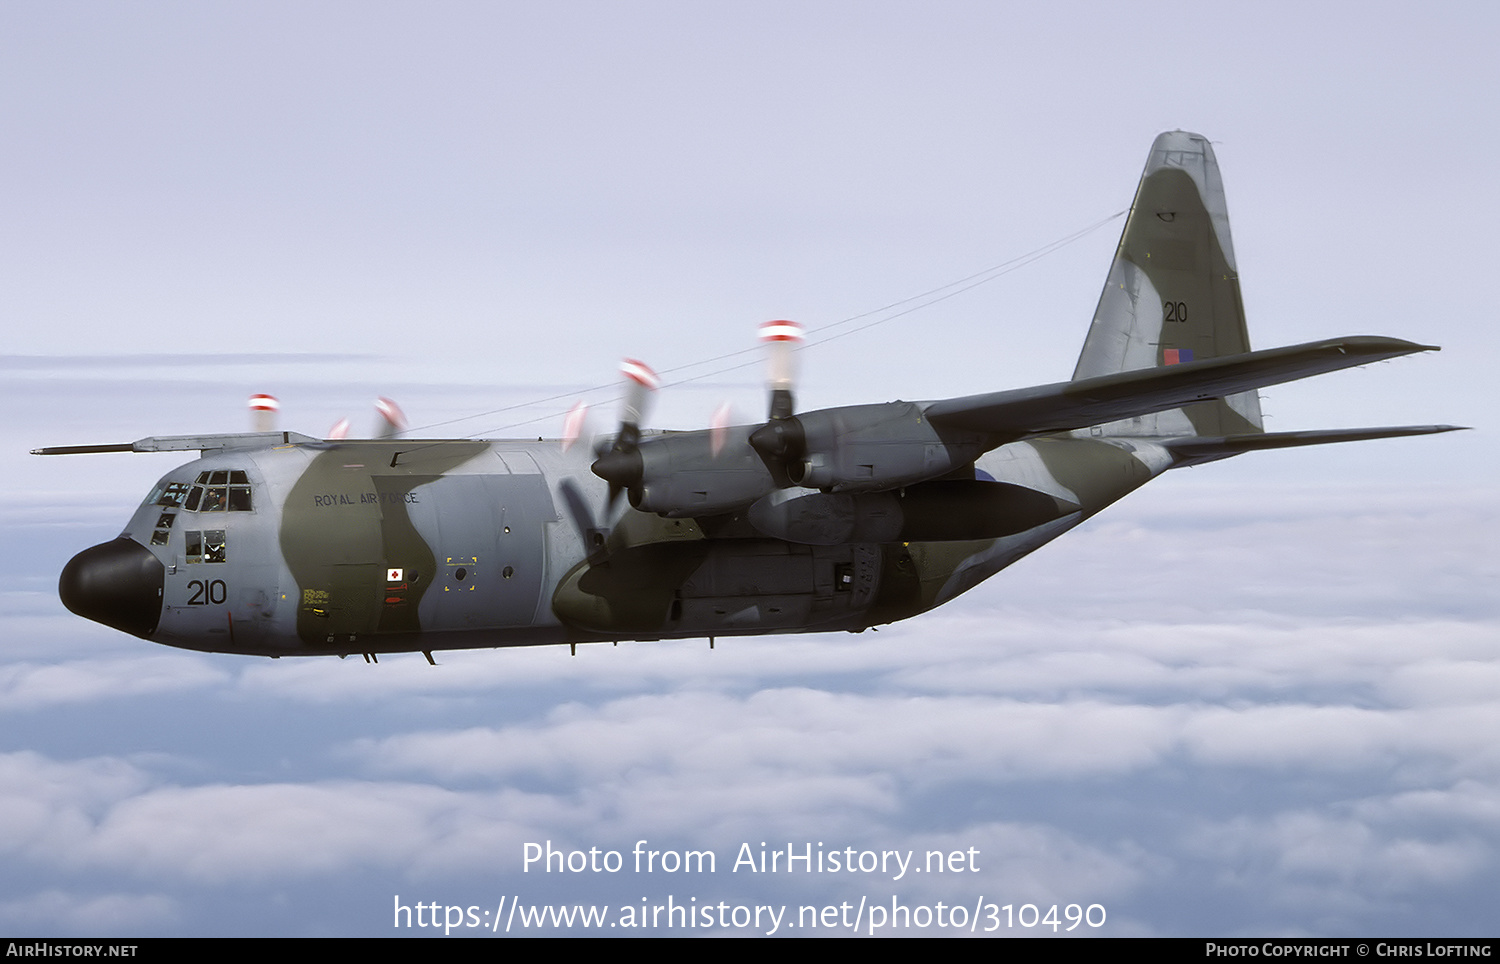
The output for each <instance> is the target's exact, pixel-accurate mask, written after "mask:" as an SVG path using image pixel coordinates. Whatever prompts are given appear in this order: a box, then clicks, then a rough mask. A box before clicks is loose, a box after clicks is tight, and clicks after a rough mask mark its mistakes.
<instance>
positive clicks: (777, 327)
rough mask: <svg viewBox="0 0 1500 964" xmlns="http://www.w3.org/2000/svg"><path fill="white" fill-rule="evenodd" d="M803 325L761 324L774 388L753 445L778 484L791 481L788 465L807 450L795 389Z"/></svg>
mask: <svg viewBox="0 0 1500 964" xmlns="http://www.w3.org/2000/svg"><path fill="white" fill-rule="evenodd" d="M802 337H803V336H802V326H801V325H799V324H797V323H796V322H795V321H785V320H782V321H768V322H765V323H764V324H762V325H761V326H760V340H761V341H763V342H765V345H766V354H767V361H768V362H769V365H770V371H769V375H770V377H769V380H768V383H767V387H768V388H769V389H770V391H771V404H770V411H769V412H768V413H767V421H766V424H764V425H762V426H761V427H760V428H758V429H756V430H755V431H753V432H751V433H750V446H751V447H752V448H754V449H755V451H757V452H759V453H760V457H761V459H762V460H764V461H765V463H766V467H767V468H769V469H770V470H771V475H772V477H773V478H774V479H775V480H776V484H777V485H779V486H782V487H785V486H789V485H791V484H792V480H791V477H790V476H789V475H788V474H787V465H788V464H789V463H791V462H794V461H796V460H798V459H800V458H801V457H802V456H803V455H804V454H805V452H806V448H807V437H806V435H805V434H804V432H803V430H802V423H801V422H799V421H797V419H796V416H795V414H794V413H795V412H796V406H795V404H794V398H793V395H792V389H793V386H794V384H795V382H796V350H797V348H798V346H799V345H800V344H801V343H802Z"/></svg>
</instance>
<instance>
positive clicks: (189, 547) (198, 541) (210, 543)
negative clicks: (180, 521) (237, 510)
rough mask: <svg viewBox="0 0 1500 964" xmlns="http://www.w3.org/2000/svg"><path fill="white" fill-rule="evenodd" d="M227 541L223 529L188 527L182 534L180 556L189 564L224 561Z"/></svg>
mask: <svg viewBox="0 0 1500 964" xmlns="http://www.w3.org/2000/svg"><path fill="white" fill-rule="evenodd" d="M228 546H229V542H228V539H227V538H226V532H225V530H223V529H188V530H186V531H185V532H183V534H182V556H183V559H184V560H185V561H186V562H187V563H188V564H189V565H194V564H196V563H200V562H205V563H212V562H225V561H227V560H228V558H229V552H228Z"/></svg>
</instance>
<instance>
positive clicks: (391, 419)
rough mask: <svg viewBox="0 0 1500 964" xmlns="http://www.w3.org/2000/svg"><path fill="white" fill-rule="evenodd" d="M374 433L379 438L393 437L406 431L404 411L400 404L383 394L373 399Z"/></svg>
mask: <svg viewBox="0 0 1500 964" xmlns="http://www.w3.org/2000/svg"><path fill="white" fill-rule="evenodd" d="M375 414H376V416H378V421H377V422H376V423H375V434H376V436H377V437H379V438H395V437H396V436H397V435H400V434H401V433H402V432H404V431H406V413H405V412H403V411H401V406H400V405H397V404H396V403H395V402H393V401H391V400H390V399H389V398H386V397H385V396H383V395H382V396H381V397H380V398H377V399H375Z"/></svg>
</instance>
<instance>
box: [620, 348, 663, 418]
mask: <svg viewBox="0 0 1500 964" xmlns="http://www.w3.org/2000/svg"><path fill="white" fill-rule="evenodd" d="M620 374H622V375H624V376H625V398H624V401H623V403H622V405H621V413H620V421H621V422H622V423H624V424H626V425H636V426H639V425H640V424H641V422H643V421H644V420H645V418H646V405H647V402H648V400H649V399H650V398H651V393H652V392H654V391H656V390H657V389H658V388H660V387H661V379H660V378H658V377H657V374H656V372H654V371H652V370H651V366H650V365H647V364H646V363H645V362H643V361H637V360H635V359H634V358H627V359H625V360H624V361H622V362H620Z"/></svg>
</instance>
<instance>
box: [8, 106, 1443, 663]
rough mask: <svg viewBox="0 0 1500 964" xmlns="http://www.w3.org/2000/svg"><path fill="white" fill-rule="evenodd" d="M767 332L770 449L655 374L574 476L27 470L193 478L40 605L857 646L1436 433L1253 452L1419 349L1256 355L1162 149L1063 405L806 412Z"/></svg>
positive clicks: (228, 635)
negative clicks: (1386, 442) (1182, 475)
mask: <svg viewBox="0 0 1500 964" xmlns="http://www.w3.org/2000/svg"><path fill="white" fill-rule="evenodd" d="M763 337H764V338H766V339H767V341H768V344H769V345H770V346H771V356H772V377H771V392H770V395H771V400H770V413H769V417H768V418H767V420H766V421H765V422H764V423H763V424H759V425H751V426H740V427H737V428H728V427H725V426H718V425H716V426H715V427H714V428H712V429H707V430H703V431H691V432H663V433H649V432H648V433H645V434H643V433H642V431H641V421H642V415H643V411H644V405H645V400H646V398H647V397H648V396H649V391H650V389H652V388H654V376H653V375H652V374H651V373H650V370H649V369H647V368H646V367H645V366H644V365H640V364H639V363H632V362H627V363H626V365H625V366H624V370H625V373H626V376H627V380H626V385H627V389H628V391H627V394H626V399H625V404H624V414H623V416H622V419H621V425H620V427H619V430H618V432H617V434H616V435H615V436H614V438H613V439H612V440H610V441H608V442H606V443H604V444H602V445H601V446H600V447H599V448H598V449H595V450H593V451H591V450H590V446H588V445H586V444H584V445H569V444H567V443H568V442H570V441H573V440H574V439H575V437H576V435H577V434H578V429H577V427H576V422H575V421H573V420H570V427H569V428H568V429H567V430H566V431H565V435H566V436H567V438H565V439H564V440H563V442H564V444H562V445H559V444H558V443H557V442H551V443H543V442H531V441H475V440H468V439H458V440H404V439H399V438H394V437H388V438H378V439H371V440H347V439H325V440H318V439H314V438H310V437H308V436H305V435H299V434H296V433H294V432H284V431H274V430H272V428H271V426H269V425H265V424H262V425H261V426H260V428H261V430H260V431H254V432H249V433H241V434H225V435H204V436H179V437H158V438H144V439H141V440H140V441H137V442H134V443H127V444H121V445H102V446H72V447H66V448H47V449H38V450H36V452H37V454H65V453H77V452H115V451H119V452H126V451H133V452H169V451H193V450H197V451H198V452H200V454H201V457H200V458H199V459H198V460H196V461H194V462H190V463H188V464H187V465H184V466H182V467H181V468H178V469H175V470H173V471H172V472H169V473H167V475H166V476H165V477H164V478H163V479H162V480H161V482H160V483H158V484H157V486H156V488H155V489H154V490H153V491H152V493H151V494H150V495H149V496H148V497H147V498H146V500H145V502H144V503H142V505H141V507H140V508H139V509H137V510H136V512H135V515H134V516H132V517H131V519H130V522H129V524H128V525H127V526H126V527H125V531H124V532H123V533H122V534H121V535H120V537H119V538H117V539H114V540H112V541H110V542H106V543H103V544H101V545H97V546H94V547H93V548H90V549H85V550H84V551H83V552H81V553H79V554H78V555H77V556H75V557H74V558H73V559H72V561H70V562H69V563H68V565H67V567H66V568H64V570H63V572H62V577H61V580H60V584H59V590H58V591H59V594H60V595H61V597H62V601H63V603H64V604H65V605H66V606H67V607H68V608H69V609H70V610H72V611H73V612H75V613H77V614H79V615H81V616H85V617H87V618H89V619H93V620H96V621H97V622H100V623H103V624H105V625H107V626H112V627H114V628H116V629H119V630H123V631H124V632H127V633H132V634H134V635H136V636H140V637H142V638H144V639H149V640H154V641H156V642H160V643H166V644H168V645H171V646H180V647H183V648H186V649H196V650H204V651H209V652H228V653H245V654H253V655H261V656H273V657H279V656H294V655H295V656H312V655H329V654H332V655H340V656H344V655H349V654H353V653H361V654H364V655H365V656H366V658H367V659H373V658H374V657H375V655H377V654H380V653H392V652H423V653H425V654H426V655H427V658H428V660H429V661H431V660H432V651H434V650H444V649H460V648H474V647H498V646H521V645H533V644H542V643H571V644H577V643H582V642H601V641H618V640H656V639H675V638H685V637H705V636H707V637H709V638H710V639H712V638H713V637H715V636H729V635H757V634H765V633H793V632H825V631H831V630H850V631H860V630H863V629H866V628H868V627H871V626H876V625H880V624H884V623H889V622H893V621H895V620H899V619H905V618H907V617H910V616H915V615H917V614H918V613H922V612H925V611H927V610H929V609H932V608H933V607H935V606H939V605H942V604H943V603H945V602H947V601H948V600H950V599H952V598H954V597H955V596H957V595H959V594H960V593H962V592H964V591H966V590H968V589H970V588H972V587H973V586H975V585H977V584H978V583H980V582H981V581H983V580H985V579H987V578H989V577H990V576H993V575H994V574H995V573H997V572H999V571H1000V570H1002V569H1004V568H1005V567H1006V566H1008V565H1010V564H1011V563H1013V562H1015V561H1016V560H1017V559H1020V558H1021V557H1022V556H1024V555H1026V554H1027V553H1029V552H1032V551H1033V550H1035V549H1037V548H1039V547H1040V546H1042V545H1043V544H1045V543H1047V542H1050V541H1051V540H1053V539H1055V538H1057V537H1058V536H1060V535H1062V534H1063V533H1064V532H1067V531H1068V530H1069V529H1071V528H1073V527H1074V526H1076V525H1078V524H1079V523H1080V522H1082V521H1083V520H1084V519H1087V518H1089V517H1090V516H1092V515H1093V514H1094V513H1096V512H1098V511H1100V510H1101V509H1103V508H1104V507H1105V506H1107V505H1109V504H1110V503H1112V502H1114V501H1115V500H1117V499H1119V498H1121V497H1123V496H1124V495H1126V494H1127V493H1129V492H1130V491H1132V490H1133V489H1135V488H1137V487H1138V486H1140V485H1142V484H1144V483H1146V482H1148V481H1150V480H1151V479H1153V478H1155V477H1156V476H1158V475H1160V474H1161V473H1163V472H1165V471H1167V470H1168V469H1172V468H1177V467H1180V466H1185V465H1197V464H1200V463H1203V462H1210V461H1213V460H1216V459H1222V458H1228V457H1229V456H1233V455H1239V454H1241V453H1244V452H1251V451H1257V450H1261V449H1274V448H1284V447H1289V446H1301V445H1319V444H1323V443H1327V442H1347V441H1356V440H1361V439H1374V438H1387V437H1393V436H1403V435H1425V434H1430V433H1435V432H1445V431H1450V430H1452V429H1453V428H1454V426H1448V425H1415V426H1403V427H1380V428H1363V429H1332V430H1318V431H1303V432H1275V433H1270V432H1266V431H1264V430H1263V428H1262V426H1261V414H1260V405H1259V397H1258V395H1257V394H1256V390H1257V389H1259V388H1261V387H1263V386H1267V385H1275V384H1279V383H1282V382H1287V381H1291V380H1294V379H1299V378H1305V377H1308V376H1311V375H1319V374H1323V373H1326V372H1332V371H1336V370H1338V369H1342V368H1349V367H1352V366H1356V365H1363V364H1366V363H1368V362H1373V361H1379V360H1382V359H1387V358H1393V357H1396V356H1399V355H1406V354H1410V353H1413V352H1418V351H1429V350H1436V348H1435V346H1431V345H1418V344H1414V343H1412V342H1408V341H1402V340H1399V339H1395V338H1385V337H1377V336H1355V337H1344V338H1332V339H1328V340H1325V341H1316V342H1310V343H1307V344H1302V345H1295V346H1292V347H1287V348H1273V349H1269V350H1263V351H1251V350H1250V344H1249V339H1248V336H1247V333H1246V328H1245V318H1244V309H1243V307H1242V304H1241V301H1240V286H1239V275H1238V273H1237V270H1236V267H1235V255H1234V248H1233V245H1232V244H1231V242H1230V236H1229V216H1228V211H1227V208H1226V205H1225V201H1224V188H1223V184H1222V182H1221V180H1220V177H1219V168H1218V163H1217V161H1216V160H1215V159H1214V154H1213V150H1212V148H1211V147H1210V146H1209V142H1208V140H1207V139H1205V138H1204V137H1202V136H1201V135H1198V134H1190V133H1185V132H1182V131H1174V132H1170V133H1165V134H1162V135H1160V136H1159V137H1157V139H1156V142H1155V143H1154V144H1153V145H1152V147H1151V153H1150V156H1149V157H1148V159H1147V161H1146V168H1145V172H1144V173H1143V175H1142V176H1141V182H1140V187H1139V188H1138V189H1137V191H1136V196H1135V202H1134V204H1133V205H1132V207H1131V211H1130V215H1129V218H1128V219H1127V221H1126V224H1125V229H1124V233H1123V235H1122V237H1121V239H1120V245H1119V248H1118V249H1117V251H1116V253H1115V258H1114V263H1113V264H1112V265H1111V267H1110V270H1109V275H1108V278H1107V279H1106V281H1105V285H1104V292H1103V294H1102V296H1101V297H1100V299H1099V306H1098V309H1097V311H1096V313H1095V315H1094V320H1093V324H1092V326H1091V327H1090V329H1089V332H1088V335H1087V337H1086V339H1085V341H1084V344H1083V352H1082V354H1081V355H1080V356H1079V359H1078V364H1077V367H1076V369H1075V370H1074V372H1073V377H1072V379H1071V380H1070V381H1066V382H1059V383H1056V384H1050V385H1041V386H1038V387H1034V388H1021V389H1012V390H1008V391H998V392H990V393H987V394H980V395H967V396H964V397H961V398H950V399H945V400H942V401H933V402H906V401H894V402H885V403H879V404H866V405H853V406H849V407H845V408H832V409H824V410H821V411H814V412H797V411H796V409H795V407H794V404H793V383H792V377H791V372H792V359H793V355H792V354H791V352H792V349H793V348H794V346H795V341H796V339H797V337H798V329H797V328H796V326H795V325H792V324H790V323H782V322H773V323H768V324H767V325H766V326H763ZM252 402H254V400H252ZM261 404H262V405H270V404H271V403H270V402H269V401H266V400H262V403H261ZM333 434H338V433H333ZM622 494H624V495H626V496H627V498H628V502H629V505H628V507H627V506H624V505H621V504H620V500H619V497H620V495H622Z"/></svg>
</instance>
